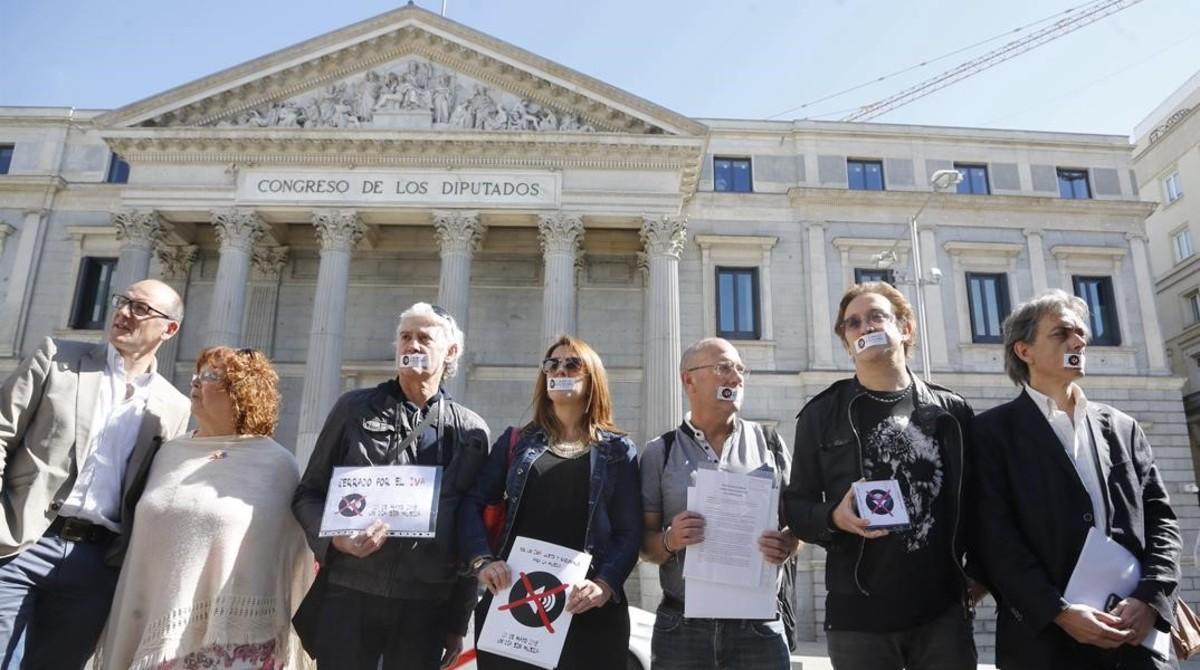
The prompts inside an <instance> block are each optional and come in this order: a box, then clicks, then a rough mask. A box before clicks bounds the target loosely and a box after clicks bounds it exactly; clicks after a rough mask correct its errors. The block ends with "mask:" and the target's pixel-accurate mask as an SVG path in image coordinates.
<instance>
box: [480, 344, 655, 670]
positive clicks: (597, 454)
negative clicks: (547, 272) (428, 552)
mask: <svg viewBox="0 0 1200 670" xmlns="http://www.w3.org/2000/svg"><path fill="white" fill-rule="evenodd" d="M513 431H516V435H514V434H513ZM510 445H511V446H510ZM510 455H511V456H510ZM638 482H639V479H638V465H637V448H636V447H635V446H634V444H633V442H632V441H630V439H629V438H628V437H626V436H625V435H624V434H622V433H620V432H619V431H617V429H616V428H615V427H614V425H613V422H612V397H611V396H610V395H609V390H608V376H607V375H606V374H605V372H604V365H603V363H601V362H600V357H599V356H598V355H597V354H596V352H595V351H594V350H593V349H592V348H591V347H590V346H588V344H587V343H586V342H584V341H583V340H580V339H577V338H574V337H570V336H563V337H561V338H559V339H558V341H557V342H555V343H554V344H553V345H552V346H551V347H550V348H549V350H547V352H546V357H545V360H543V361H542V368H541V370H540V371H539V372H538V376H537V382H536V383H535V385H534V389H533V421H532V422H530V423H529V424H528V425H526V426H524V427H523V428H515V427H514V428H509V429H508V431H506V432H505V433H504V434H503V435H502V436H501V437H500V438H499V439H498V440H496V442H495V444H493V445H492V449H491V452H490V454H489V456H488V460H487V462H486V463H485V464H484V466H483V468H481V469H480V472H479V476H478V478H477V479H476V480H475V486H474V487H473V488H472V489H471V491H470V493H469V494H467V496H466V497H465V498H464V500H463V502H462V506H461V507H460V508H459V509H460V511H459V544H460V547H461V549H462V554H463V556H464V557H467V558H468V560H469V565H470V567H471V569H472V570H473V571H474V572H475V573H476V575H477V576H478V579H479V582H480V583H481V584H482V585H483V586H485V587H487V589H488V593H487V594H485V595H484V598H483V600H482V601H481V602H480V604H479V606H478V607H477V608H476V610H475V631H476V638H478V634H479V631H480V630H481V629H482V627H483V622H484V619H485V617H486V615H487V611H488V609H489V608H490V606H491V601H492V597H493V596H495V595H496V594H497V593H506V592H507V591H506V590H507V589H508V588H509V587H510V585H511V584H512V579H513V576H512V573H511V570H510V569H509V567H508V565H507V563H505V559H506V558H507V557H508V553H509V552H510V551H511V549H512V545H513V542H514V541H515V540H516V538H517V537H518V536H521V537H528V538H532V539H536V540H542V541H545V542H551V543H553V544H557V545H561V546H565V547H570V548H571V549H575V550H578V551H586V552H588V553H589V554H591V555H592V564H591V568H590V569H589V571H588V576H587V579H585V580H583V581H582V582H580V583H578V584H573V585H572V586H571V588H570V589H569V591H568V595H567V602H566V609H567V611H569V612H571V613H572V614H574V615H575V616H574V618H573V619H572V621H571V627H570V629H569V631H568V632H567V637H566V641H565V643H564V647H563V652H562V656H561V657H560V659H559V663H558V667H559V668H560V669H561V670H576V669H580V668H597V669H604V670H607V669H609V668H623V667H625V655H626V647H627V645H628V641H629V611H628V609H627V607H626V602H625V594H624V590H623V588H622V587H623V585H624V583H625V579H626V578H627V577H628V576H629V573H630V571H631V570H632V569H633V566H634V564H635V563H636V562H637V555H638V546H639V545H640V543H641V533H642V509H641V496H640V493H639V483H638ZM502 499H503V500H507V501H508V502H507V507H506V512H505V520H504V531H503V533H502V535H501V540H500V543H499V545H500V549H499V551H497V552H493V551H492V550H491V549H490V548H489V547H488V541H487V531H486V529H485V526H484V522H483V510H484V508H485V506H487V505H493V504H496V503H498V502H499V501H501V500H502ZM478 664H479V667H480V668H482V669H483V670H494V669H498V668H532V667H534V666H532V665H528V664H525V663H520V662H517V661H513V660H510V659H507V658H503V657H500V656H496V655H493V654H489V653H487V652H483V651H480V652H479V655H478Z"/></svg>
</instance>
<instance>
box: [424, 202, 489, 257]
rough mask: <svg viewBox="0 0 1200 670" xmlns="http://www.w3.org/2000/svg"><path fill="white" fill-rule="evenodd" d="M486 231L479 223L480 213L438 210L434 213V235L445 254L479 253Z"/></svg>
mask: <svg viewBox="0 0 1200 670" xmlns="http://www.w3.org/2000/svg"><path fill="white" fill-rule="evenodd" d="M485 230H486V229H485V226H484V225H483V224H482V223H481V222H480V221H479V212H473V211H465V210H437V211H435V212H434V213H433V234H434V236H435V237H437V241H438V245H439V246H440V247H441V248H442V253H443V254H449V253H466V254H471V253H474V252H476V251H478V250H479V245H480V243H481V242H482V241H483V234H484V232H485Z"/></svg>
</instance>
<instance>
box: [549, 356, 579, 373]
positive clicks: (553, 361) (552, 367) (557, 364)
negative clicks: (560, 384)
mask: <svg viewBox="0 0 1200 670" xmlns="http://www.w3.org/2000/svg"><path fill="white" fill-rule="evenodd" d="M582 367H583V360H582V359H580V358H579V357H578V356H567V357H566V358H554V357H550V358H547V359H546V360H544V361H542V372H545V373H546V374H552V373H554V372H558V369H559V368H562V369H563V370H566V371H567V372H578V371H579V369H580V368H582Z"/></svg>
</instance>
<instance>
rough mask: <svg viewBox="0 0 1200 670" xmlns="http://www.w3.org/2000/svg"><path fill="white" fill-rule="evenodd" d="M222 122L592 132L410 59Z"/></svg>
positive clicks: (567, 117) (570, 117) (566, 117)
mask: <svg viewBox="0 0 1200 670" xmlns="http://www.w3.org/2000/svg"><path fill="white" fill-rule="evenodd" d="M209 125H213V126H216V127H218V128H363V127H367V128H371V127H374V128H434V129H442V128H445V129H455V128H462V129H473V130H493V131H494V130H517V131H540V132H552V131H571V132H594V131H595V128H594V127H592V126H591V125H589V124H587V123H586V122H584V121H583V120H581V119H580V118H579V117H578V116H577V115H575V114H571V113H565V114H561V115H560V114H559V113H556V112H555V111H554V110H553V109H550V108H549V107H545V106H542V105H539V104H537V103H534V102H532V101H530V100H528V99H525V98H519V97H517V96H515V95H511V94H509V93H506V92H500V93H496V92H493V91H492V89H491V88H489V87H488V86H487V85H485V84H482V83H479V82H475V81H474V80H470V79H467V78H465V77H461V76H460V75H458V74H457V73H455V72H452V71H449V70H441V69H439V68H436V67H435V66H434V65H433V63H430V62H428V61H422V60H409V61H406V62H403V61H402V62H399V63H392V64H390V65H387V66H384V67H381V68H377V69H375V70H371V71H369V72H366V73H364V74H362V75H357V76H355V77H351V78H349V79H347V80H344V81H341V82H338V83H335V84H331V85H329V86H326V87H325V88H323V89H322V90H320V91H318V92H316V93H310V94H307V95H303V96H299V97H297V98H293V99H291V100H286V101H282V102H272V103H268V104H265V105H260V106H259V107H256V108H254V109H250V110H246V111H243V112H241V113H239V114H237V115H234V116H232V117H228V118H225V119H221V120H220V121H217V122H215V123H212V124H209Z"/></svg>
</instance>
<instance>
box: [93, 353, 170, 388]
mask: <svg viewBox="0 0 1200 670" xmlns="http://www.w3.org/2000/svg"><path fill="white" fill-rule="evenodd" d="M105 353H106V354H107V358H108V372H109V374H111V375H112V376H113V377H114V378H116V379H120V380H124V379H125V359H123V358H121V352H119V351H117V348H116V347H114V346H113V345H112V342H109V343H108V344H107V345H106V346H105ZM157 371H158V358H151V359H150V367H149V368H147V369H146V372H144V373H142V374H140V375H138V376H136V377H134V378H133V380H132V381H130V383H131V384H133V386H134V388H144V387H146V386H149V385H150V380H151V379H152V378H153V377H154V374H155V372H157Z"/></svg>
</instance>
